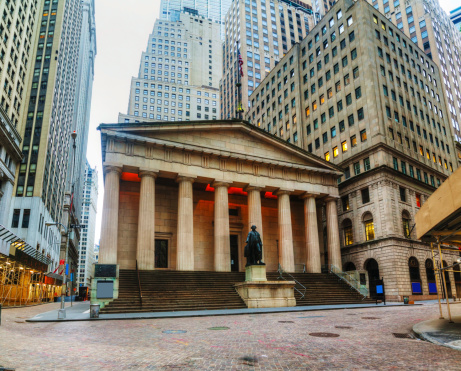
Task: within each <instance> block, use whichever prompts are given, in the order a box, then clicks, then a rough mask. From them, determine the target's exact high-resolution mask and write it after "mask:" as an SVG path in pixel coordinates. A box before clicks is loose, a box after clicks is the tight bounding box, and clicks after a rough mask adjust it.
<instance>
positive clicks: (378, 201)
mask: <svg viewBox="0 0 461 371" xmlns="http://www.w3.org/2000/svg"><path fill="white" fill-rule="evenodd" d="M442 81H443V79H442V76H441V73H440V72H439V69H438V68H437V66H436V65H435V64H434V62H432V61H431V60H430V59H429V58H427V57H426V55H425V54H424V52H423V51H422V50H419V49H418V48H417V47H416V46H415V44H414V43H413V42H412V41H411V39H409V38H407V37H406V36H405V35H404V34H402V33H401V32H400V31H399V30H398V28H397V27H395V26H394V25H393V24H392V23H391V22H389V21H388V20H387V19H386V17H385V16H383V15H381V14H380V13H379V12H378V11H376V10H375V9H373V7H372V6H370V5H369V4H368V3H367V2H365V1H362V0H359V1H356V2H351V1H347V0H346V1H339V2H337V3H336V4H335V5H334V6H333V8H332V10H331V11H330V12H329V13H328V15H327V16H326V17H324V18H323V19H322V20H321V21H320V22H319V23H318V25H317V26H316V27H315V28H314V29H313V30H312V31H311V32H310V34H309V35H308V36H307V37H306V38H305V39H304V40H303V41H302V42H301V43H300V44H299V45H295V46H294V47H293V48H292V49H291V50H290V51H288V53H287V54H286V56H285V57H284V58H283V59H282V60H281V61H280V62H279V64H278V65H277V67H276V68H275V69H273V70H272V71H271V72H270V73H269V74H268V76H267V77H266V78H265V79H264V80H263V81H262V82H261V84H260V85H259V87H258V88H257V89H256V90H255V91H254V93H253V94H252V95H251V97H250V101H251V109H250V111H249V112H248V118H249V119H250V120H251V122H252V123H253V124H254V125H255V126H258V127H261V128H263V129H264V130H266V131H268V132H269V133H271V134H272V135H274V136H277V137H280V138H282V139H284V140H286V141H287V142H291V143H294V144H296V145H298V146H300V147H301V148H304V149H306V150H307V151H308V152H312V153H313V154H316V155H317V156H319V157H323V158H325V159H326V160H329V161H331V162H333V163H336V164H338V165H340V166H341V167H342V168H343V169H344V174H343V176H342V177H341V178H340V179H339V194H340V196H341V200H340V202H338V204H337V209H338V214H339V229H340V237H339V238H340V240H341V246H342V262H341V263H339V264H338V263H336V264H335V263H333V262H332V261H331V260H330V257H329V256H328V253H327V252H325V251H324V250H325V249H322V248H321V250H322V252H323V254H321V259H322V263H323V264H333V265H337V266H338V268H343V269H344V270H351V269H350V268H351V265H350V264H348V263H353V264H354V269H357V270H364V269H365V270H368V272H369V275H370V277H371V278H373V277H376V278H378V276H380V278H384V281H385V285H386V289H387V291H386V294H387V296H388V299H389V300H401V299H402V296H404V295H411V294H412V292H413V291H412V285H411V284H412V282H413V279H412V280H410V278H409V262H410V257H415V258H417V263H418V264H419V267H420V269H421V270H422V271H423V273H424V274H423V273H421V274H420V278H419V281H421V282H420V284H421V287H422V288H421V290H422V295H419V296H417V297H419V298H424V297H425V295H426V294H428V286H427V284H426V285H425V284H424V282H422V280H423V277H426V272H425V268H424V267H425V260H426V259H427V257H428V256H429V257H430V249H429V246H428V245H424V244H422V243H421V242H420V241H418V240H417V239H416V235H415V232H414V224H415V222H414V217H415V214H416V212H417V211H418V210H419V208H420V207H421V205H422V204H423V203H424V202H425V200H426V199H427V198H428V197H429V196H430V194H431V193H432V192H434V190H435V189H436V188H437V187H439V186H440V184H442V182H443V181H444V180H445V179H446V178H447V177H448V176H449V175H450V174H451V173H452V172H453V170H454V169H455V168H456V167H457V166H458V160H457V154H456V151H455V145H454V143H453V140H452V136H451V130H450V117H449V116H448V114H447V110H446V108H445V102H444V94H443V89H442V84H443V83H442ZM319 224H320V225H321V228H323V227H324V226H325V224H326V223H325V222H323V223H319ZM322 235H323V239H324V241H323V246H324V247H325V248H326V246H328V244H329V235H328V233H326V232H323V233H322ZM413 249H420V250H421V251H426V253H425V254H422V255H421V254H419V255H418V254H416V253H415V254H416V255H418V256H415V254H413ZM418 251H419V250H418ZM428 254H429V255H428ZM371 256H377V257H378V256H379V259H375V261H376V263H377V264H375V262H374V261H371V260H370V257H371ZM447 260H448V261H447V262H448V263H450V262H451V261H452V260H453V261H454V260H456V259H455V255H453V254H452V255H450V256H448V257H447ZM411 261H412V264H416V263H415V260H414V259H412V260H411ZM373 264H375V265H376V266H377V267H376V266H375V267H374V266H373ZM413 271H414V269H413ZM370 277H369V278H370ZM373 281H374V279H370V289H371V292H373V290H374V285H373ZM424 285H425V286H424ZM452 287H454V284H452Z"/></svg>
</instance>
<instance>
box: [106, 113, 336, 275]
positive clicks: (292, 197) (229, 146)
mask: <svg viewBox="0 0 461 371" xmlns="http://www.w3.org/2000/svg"><path fill="white" fill-rule="evenodd" d="M99 129H100V130H101V134H102V142H103V145H102V146H103V161H104V169H105V193H104V206H103V220H102V231H101V245H100V255H99V262H100V263H103V264H104V263H105V264H118V265H119V267H120V269H134V268H135V266H136V260H137V263H138V267H139V268H140V269H147V270H151V269H173V270H196V271H231V270H235V271H244V269H245V263H246V260H245V258H244V257H243V255H244V254H243V250H244V246H245V239H246V236H247V233H248V231H249V230H250V226H251V225H252V224H257V228H258V231H259V232H260V234H261V236H262V240H263V244H264V248H263V250H264V261H265V262H266V264H267V270H268V271H276V270H277V269H278V266H279V264H281V266H282V268H283V269H284V270H286V271H288V272H294V271H303V270H304V269H306V270H307V271H308V272H309V271H311V272H320V269H321V266H320V264H321V262H320V251H319V246H320V243H319V234H318V233H314V232H317V230H318V229H317V228H316V227H315V228H314V229H315V230H314V231H312V228H311V229H309V228H310V226H311V223H310V220H313V221H315V222H316V221H317V207H316V206H317V205H321V204H323V203H325V204H326V205H330V206H329V207H328V208H327V213H326V217H327V221H328V226H329V228H328V231H329V236H330V235H331V238H330V237H329V245H328V246H329V249H328V255H329V256H331V257H332V259H336V260H337V259H340V245H339V231H338V221H337V210H336V207H334V205H335V204H336V200H337V198H338V188H337V181H336V179H337V177H338V175H339V174H340V173H341V172H340V169H339V168H337V167H336V166H335V165H333V164H331V163H328V162H326V161H324V160H322V159H319V158H317V157H315V156H312V155H310V154H309V153H307V152H305V151H303V150H301V149H299V148H298V147H296V146H292V145H289V144H287V143H285V142H283V141H281V140H279V139H277V138H273V137H272V136H270V135H268V134H267V133H265V132H264V131H262V130H260V129H257V128H254V127H252V126H251V125H249V124H248V123H245V122H240V121H218V122H210V123H207V122H194V123H187V122H182V123H181V124H180V125H173V124H168V123H153V124H119V125H116V124H113V125H112V124H102V125H101V126H100V127H99ZM154 195H155V196H154ZM153 197H154V198H153ZM140 200H143V201H142V202H141V201H140ZM306 214H308V218H309V219H305V215H306ZM307 220H309V222H307ZM312 223H313V225H314V226H316V223H314V222H312ZM162 244H163V250H161V249H162V246H161V245H162ZM165 246H167V248H166V249H165V248H164V247H165ZM311 256H312V257H314V258H313V259H310V257H311ZM311 260H313V262H311Z"/></svg>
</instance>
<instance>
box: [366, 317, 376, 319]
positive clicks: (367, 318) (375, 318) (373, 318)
mask: <svg viewBox="0 0 461 371" xmlns="http://www.w3.org/2000/svg"><path fill="white" fill-rule="evenodd" d="M362 319H380V318H379V317H362Z"/></svg>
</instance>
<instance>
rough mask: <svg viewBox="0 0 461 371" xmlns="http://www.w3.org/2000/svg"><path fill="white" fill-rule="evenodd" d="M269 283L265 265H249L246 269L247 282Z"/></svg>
mask: <svg viewBox="0 0 461 371" xmlns="http://www.w3.org/2000/svg"><path fill="white" fill-rule="evenodd" d="M261 281H267V278H266V266H265V265H249V266H248V267H245V282H261Z"/></svg>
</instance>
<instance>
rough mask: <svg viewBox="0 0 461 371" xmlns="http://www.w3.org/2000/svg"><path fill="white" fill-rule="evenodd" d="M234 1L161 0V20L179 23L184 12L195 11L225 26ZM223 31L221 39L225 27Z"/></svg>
mask: <svg viewBox="0 0 461 371" xmlns="http://www.w3.org/2000/svg"><path fill="white" fill-rule="evenodd" d="M231 3H232V0H161V3H160V19H165V20H168V21H179V19H180V14H181V12H183V11H184V10H187V11H189V12H191V11H195V13H196V14H198V15H201V16H202V17H205V18H207V19H211V20H212V21H215V22H218V23H219V24H220V25H221V24H224V17H225V16H226V14H227V11H228V10H229V7H230V5H231ZM220 29H221V37H222V36H223V35H222V32H223V29H224V28H223V27H220Z"/></svg>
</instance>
